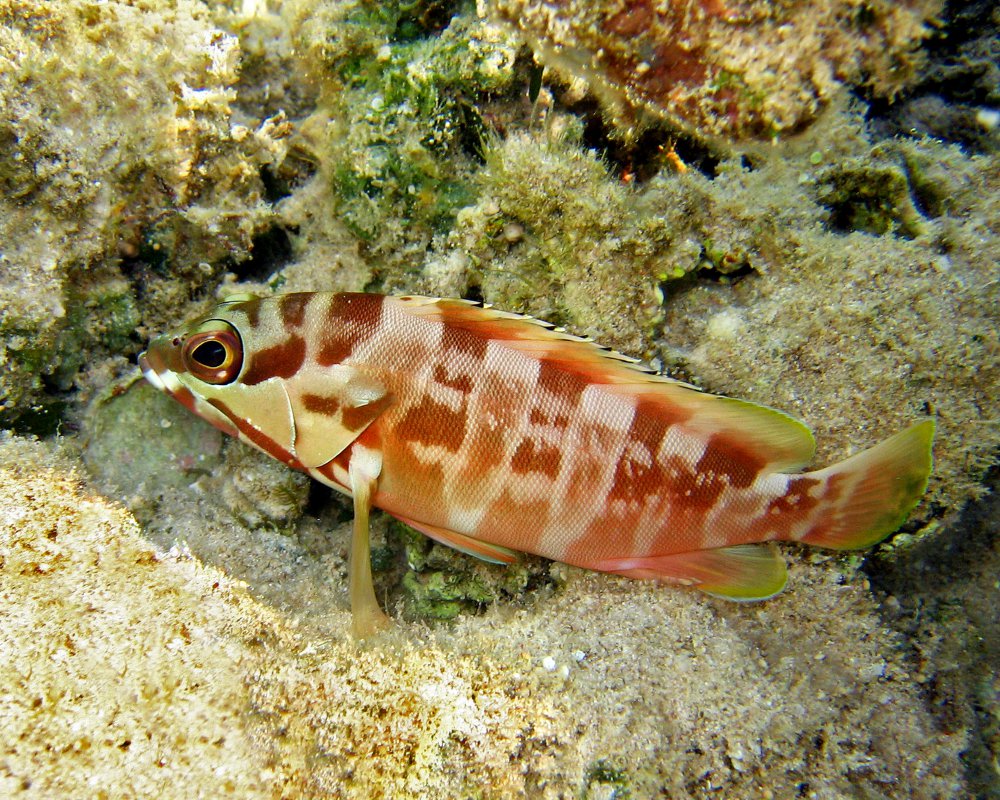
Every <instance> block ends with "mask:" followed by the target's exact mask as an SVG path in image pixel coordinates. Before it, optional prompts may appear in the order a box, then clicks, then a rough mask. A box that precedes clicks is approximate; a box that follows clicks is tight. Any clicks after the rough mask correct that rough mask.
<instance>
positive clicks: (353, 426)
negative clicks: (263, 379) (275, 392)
mask: <svg viewBox="0 0 1000 800" xmlns="http://www.w3.org/2000/svg"><path fill="white" fill-rule="evenodd" d="M287 383H288V387H287V388H288V396H289V400H290V403H291V407H292V414H293V416H294V419H295V456H296V458H298V459H299V461H300V462H302V465H303V466H304V467H306V468H307V469H312V468H314V467H319V466H322V465H323V464H326V463H328V462H329V461H331V460H332V459H334V458H336V457H337V456H338V455H340V453H342V452H343V451H344V450H345V449H346V448H347V447H348V445H350V444H351V442H353V441H354V440H355V439H357V438H358V436H360V435H361V434H362V433H363V432H364V430H365V428H367V427H368V426H369V425H371V424H372V422H374V421H375V420H376V419H377V418H378V417H379V415H381V414H382V412H384V411H385V410H386V409H387V408H388V407H389V406H390V405H392V395H391V394H390V393H389V391H388V390H387V389H386V387H385V386H383V385H382V384H381V383H380V382H378V381H376V380H375V379H373V378H371V377H369V376H368V375H365V374H364V373H363V372H361V371H360V370H358V369H356V368H354V367H350V366H346V365H342V364H338V365H336V366H333V367H328V368H325V369H322V370H312V371H310V372H308V373H306V374H304V375H301V376H298V375H297V376H295V379H294V380H291V381H288V382H287Z"/></svg>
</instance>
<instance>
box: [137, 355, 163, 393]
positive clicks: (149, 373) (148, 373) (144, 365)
mask: <svg viewBox="0 0 1000 800" xmlns="http://www.w3.org/2000/svg"><path fill="white" fill-rule="evenodd" d="M147 356H148V353H140V354H139V369H141V370H142V377H144V378H145V379H146V380H147V381H149V382H150V383H151V384H152V385H153V386H155V387H156V388H157V389H159V390H160V391H161V392H165V391H167V385H166V384H165V383H164V382H163V379H162V378H161V377H160V375H159V373H158V372H157V371H156V370H155V369H154V368H153V366H152V364H150V363H149V358H148V357H147Z"/></svg>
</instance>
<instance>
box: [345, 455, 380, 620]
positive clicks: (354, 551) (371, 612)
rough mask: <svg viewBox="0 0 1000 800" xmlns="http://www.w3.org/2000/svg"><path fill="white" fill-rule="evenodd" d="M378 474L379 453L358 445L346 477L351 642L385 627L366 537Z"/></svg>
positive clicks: (367, 536)
mask: <svg viewBox="0 0 1000 800" xmlns="http://www.w3.org/2000/svg"><path fill="white" fill-rule="evenodd" d="M381 471H382V454H381V453H380V452H379V451H378V450H372V449H369V448H366V447H361V446H360V445H357V446H355V448H354V450H353V451H352V453H351V462H350V465H349V466H348V475H349V476H350V481H351V493H352V494H353V495H354V526H353V530H352V535H351V553H350V556H349V562H348V574H349V578H348V584H349V587H350V596H351V615H352V618H353V619H352V623H351V632H352V634H353V635H354V638H355V639H364V638H366V637H368V636H371V635H372V634H375V633H378V632H379V631H380V630H383V629H385V628H388V627H389V625H390V621H389V618H388V617H387V616H386V615H385V612H384V611H382V608H381V606H379V604H378V600H377V599H376V597H375V587H374V586H373V585H372V554H371V545H370V543H369V535H368V517H369V514H370V512H371V508H372V497H374V495H375V489H376V486H377V485H378V476H379V473H381Z"/></svg>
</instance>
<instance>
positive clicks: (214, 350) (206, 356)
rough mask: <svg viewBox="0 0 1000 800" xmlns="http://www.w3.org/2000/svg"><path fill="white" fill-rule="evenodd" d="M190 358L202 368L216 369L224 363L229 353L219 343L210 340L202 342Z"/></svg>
mask: <svg viewBox="0 0 1000 800" xmlns="http://www.w3.org/2000/svg"><path fill="white" fill-rule="evenodd" d="M191 358H193V359H194V360H195V361H197V362H198V363H199V364H200V365H201V366H203V367H206V368H208V369H218V368H219V367H221V366H222V365H223V364H225V363H226V359H227V358H229V351H227V350H226V347H225V345H224V344H222V343H221V342H216V341H214V340H210V341H207V342H202V343H201V344H200V345H198V346H197V347H196V348H195V349H194V350H192V351H191Z"/></svg>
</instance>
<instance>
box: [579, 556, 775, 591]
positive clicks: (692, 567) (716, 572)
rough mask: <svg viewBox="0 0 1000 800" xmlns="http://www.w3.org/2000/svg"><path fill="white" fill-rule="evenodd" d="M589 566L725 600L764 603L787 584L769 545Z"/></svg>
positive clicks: (614, 561) (614, 560)
mask: <svg viewBox="0 0 1000 800" xmlns="http://www.w3.org/2000/svg"><path fill="white" fill-rule="evenodd" d="M588 566H591V567H593V568H594V569H598V570H601V571H603V572H615V573H617V574H619V575H625V576H627V577H630V578H652V579H655V580H662V581H669V582H671V583H679V584H682V585H685V586H692V587H694V588H696V589H700V590H701V591H703V592H707V593H708V594H712V595H716V596H718V597H724V598H726V599H727V600H765V599H767V598H768V597H773V596H774V595H776V594H778V592H780V591H781V590H782V589H783V588H784V587H785V582H786V581H787V580H788V573H787V571H786V570H785V561H784V559H783V558H782V557H781V553H779V552H778V549H777V547H775V546H774V545H773V544H771V543H768V544H743V545H733V546H731V547H719V548H714V549H711V550H694V551H692V552H688V553H672V554H670V555H665V556H644V557H639V558H622V559H608V560H605V561H601V562H598V563H596V564H590V565H588Z"/></svg>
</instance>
